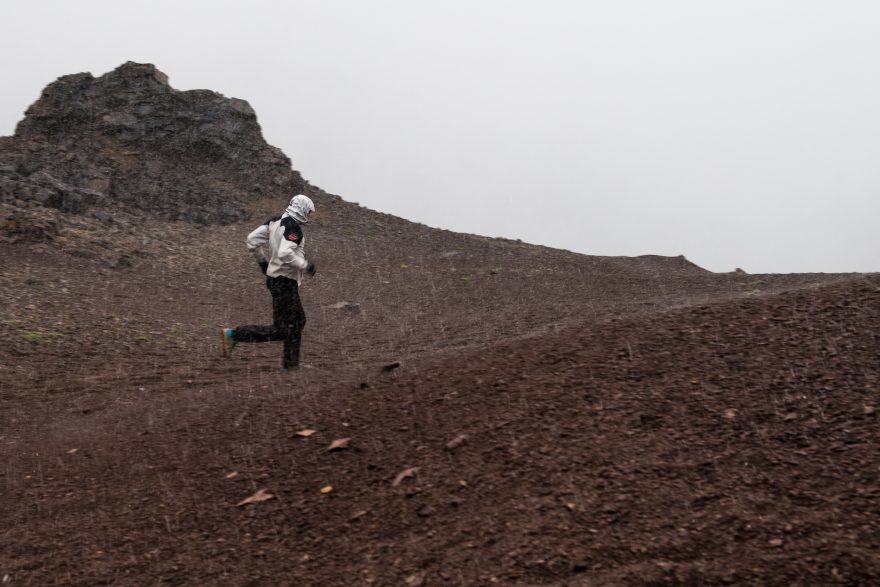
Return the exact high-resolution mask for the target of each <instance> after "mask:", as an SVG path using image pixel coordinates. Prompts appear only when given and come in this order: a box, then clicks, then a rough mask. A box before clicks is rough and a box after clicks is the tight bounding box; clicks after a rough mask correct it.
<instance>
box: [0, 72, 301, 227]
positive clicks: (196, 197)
mask: <svg viewBox="0 0 880 587" xmlns="http://www.w3.org/2000/svg"><path fill="white" fill-rule="evenodd" d="M308 188H309V186H308V183H307V182H306V181H304V180H303V179H302V177H301V176H300V174H299V173H298V172H296V171H294V170H292V169H291V166H290V160H289V159H288V158H287V157H286V156H285V155H284V153H282V152H281V150H279V149H278V148H276V147H273V146H271V145H269V144H267V143H266V141H265V140H264V139H263V136H262V132H261V129H260V125H259V123H258V122H257V117H256V114H255V113H254V110H253V109H252V108H251V106H250V105H249V104H248V103H247V102H246V101H244V100H240V99H237V98H227V97H224V96H223V95H221V94H219V93H217V92H213V91H208V90H192V91H179V90H175V89H174V88H172V87H171V86H170V85H169V83H168V77H167V76H166V75H165V74H164V73H162V72H160V71H159V70H157V69H156V68H155V67H154V66H153V65H150V64H138V63H132V62H128V63H125V64H124V65H122V66H120V67H118V68H116V69H115V70H113V71H111V72H110V73H107V74H105V75H103V76H101V77H97V78H96V77H94V76H92V74H90V73H78V74H74V75H66V76H63V77H61V78H59V79H58V80H57V81H55V82H54V83H52V84H50V85H49V86H48V87H46V89H45V90H44V91H43V93H42V95H41V96H40V98H39V99H38V100H37V101H36V102H35V103H34V104H33V105H32V106H31V107H30V108H29V109H28V110H27V112H26V113H25V118H24V119H23V120H22V121H21V122H20V123H19V124H18V127H17V128H16V131H15V135H14V136H12V137H3V138H0V201H2V202H3V203H5V204H9V205H12V206H15V207H16V208H25V207H35V206H36V207H50V208H55V209H57V210H60V211H62V212H64V213H71V214H82V213H83V212H85V211H86V210H89V209H93V208H95V207H106V206H107V205H118V206H121V207H122V208H124V209H126V210H128V211H131V212H135V213H147V214H149V215H151V216H156V217H158V218H162V219H167V220H184V221H188V222H195V223H228V222H233V221H236V220H240V219H242V218H244V217H246V216H248V215H249V214H250V213H251V212H252V211H251V210H249V208H248V207H249V205H251V204H253V202H255V201H259V200H265V199H273V200H276V201H283V200H284V199H286V198H288V197H289V196H290V195H291V194H294V193H297V192H306V191H308Z"/></svg>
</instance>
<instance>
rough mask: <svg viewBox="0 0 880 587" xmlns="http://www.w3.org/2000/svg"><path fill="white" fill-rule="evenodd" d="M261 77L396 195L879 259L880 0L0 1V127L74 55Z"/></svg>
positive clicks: (615, 238) (704, 261)
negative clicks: (0, 92) (0, 86)
mask: <svg viewBox="0 0 880 587" xmlns="http://www.w3.org/2000/svg"><path fill="white" fill-rule="evenodd" d="M129 60H131V61H137V62H146V63H153V64H155V65H156V66H157V67H158V68H159V69H160V70H162V71H163V72H165V73H166V74H168V76H169V77H170V82H171V84H172V86H174V87H175V88H177V89H181V90H188V89H196V88H207V89H211V90H215V91H218V92H221V93H223V94H225V95H227V96H234V97H238V98H243V99H245V100H248V101H249V102H250V103H251V105H252V106H253V107H254V109H255V110H256V111H257V116H258V118H259V121H260V124H261V126H262V128H263V133H264V135H265V137H266V139H267V140H268V141H269V142H270V143H271V144H274V145H276V146H278V147H280V148H281V149H283V150H284V152H285V153H286V154H287V155H288V156H290V158H291V159H292V161H293V166H294V168H296V169H297V170H299V171H300V172H301V173H302V174H303V176H304V177H305V178H307V179H308V180H309V181H311V182H312V183H313V184H315V185H318V186H321V187H322V188H324V189H326V190H327V191H329V192H332V193H336V194H339V195H341V196H342V197H343V198H345V199H347V200H351V201H356V202H360V203H361V204H363V205H365V206H367V207H370V208H373V209H376V210H380V211H383V212H389V213H391V214H395V215H397V216H402V217H404V218H407V219H410V220H414V221H418V222H423V223H425V224H428V225H431V226H436V227H441V228H448V229H451V230H456V231H461V232H472V233H477V234H484V235H488V236H505V237H508V238H520V239H522V240H523V241H526V242H531V243H538V244H545V245H549V246H554V247H560V248H566V249H570V250H573V251H577V252H582V253H588V254H597V255H640V254H662V255H678V254H684V255H686V256H687V257H688V258H689V259H690V260H692V261H694V262H695V263H697V264H699V265H701V266H703V267H706V268H707V269H711V270H713V271H730V270H733V269H734V268H735V267H742V268H743V269H745V270H747V271H749V272H753V273H758V272H783V273H787V272H802V271H880V230H878V226H880V2H876V1H874V0H864V1H856V0H821V1H811V0H787V1H784V0H725V1H722V0H691V1H687V0H664V1H662V2H660V1H657V0H641V1H639V0H604V1H603V0H592V1H590V0H581V1H577V0H571V1H564V0H534V1H515V0H497V1H492V0H442V1H441V0H436V1H430V2H429V1H425V0H369V1H364V0H348V1H346V0H335V1H333V0H315V1H305V0H294V1H287V2H282V1H280V0H279V1H278V2H270V1H267V0H262V1H260V0H250V1H248V2H244V1H236V2H230V1H218V0H213V1H196V0H191V1H187V0H174V1H169V0H158V1H153V2H150V3H137V4H136V3H128V2H120V1H119V0H115V1H109V0H108V1H104V0H78V1H76V2H70V1H49V0H29V1H28V2H24V1H18V0H0V63H2V72H3V75H2V80H3V91H2V95H0V135H9V134H12V132H13V130H14V127H15V124H16V123H17V121H18V120H20V119H21V117H22V115H23V113H24V110H25V109H26V108H27V107H28V106H29V105H30V104H31V103H32V102H33V101H35V100H36V99H37V97H38V96H39V94H40V91H41V90H42V89H43V87H45V86H46V85H47V84H48V83H50V82H51V81H53V80H54V79H56V78H57V77H59V76H61V75H66V74H69V73H77V72H81V71H90V72H92V73H93V74H94V75H96V76H97V75H102V74H104V73H106V72H107V71H110V70H112V69H114V68H115V67H117V66H118V65H120V64H122V63H123V62H125V61H129Z"/></svg>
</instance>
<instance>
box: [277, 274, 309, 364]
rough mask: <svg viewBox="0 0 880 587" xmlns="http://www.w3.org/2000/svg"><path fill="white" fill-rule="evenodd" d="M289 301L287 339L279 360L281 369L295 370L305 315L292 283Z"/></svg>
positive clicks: (297, 290) (296, 290) (295, 287)
mask: <svg viewBox="0 0 880 587" xmlns="http://www.w3.org/2000/svg"><path fill="white" fill-rule="evenodd" d="M291 293H292V296H291V299H290V304H289V306H288V308H289V314H288V316H287V318H288V325H287V326H288V328H287V338H286V339H285V340H284V351H283V352H284V354H283V355H282V359H281V367H282V368H283V369H296V368H297V367H299V353H300V344H301V342H302V332H303V329H304V328H305V326H306V314H305V311H304V310H303V306H302V301H301V300H300V297H299V287H298V286H297V284H296V282H295V281H294V282H293V288H292V290H291Z"/></svg>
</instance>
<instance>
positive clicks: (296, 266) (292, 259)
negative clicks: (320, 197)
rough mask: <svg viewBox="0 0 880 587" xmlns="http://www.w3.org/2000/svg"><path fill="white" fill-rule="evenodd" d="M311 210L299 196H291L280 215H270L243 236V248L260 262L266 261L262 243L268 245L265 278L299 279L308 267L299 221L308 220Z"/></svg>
mask: <svg viewBox="0 0 880 587" xmlns="http://www.w3.org/2000/svg"><path fill="white" fill-rule="evenodd" d="M314 209H315V206H314V204H313V203H312V201H311V200H310V199H309V198H307V197H306V196H303V195H298V196H295V197H294V198H293V199H292V200H291V201H290V205H289V206H288V207H287V210H286V211H285V212H284V214H283V215H281V216H278V217H275V218H270V219H269V220H267V221H266V222H265V223H263V224H261V225H260V226H258V227H257V228H256V229H254V230H253V231H252V232H251V233H250V234H249V235H248V236H247V241H246V242H247V248H248V250H249V251H250V252H251V253H252V254H253V255H254V257H256V259H257V261H258V262H260V263H262V262H263V261H266V260H267V259H266V257H265V255H264V254H263V249H262V246H263V245H264V244H267V243H268V244H269V259H268V261H269V268H268V269H267V270H266V275H267V276H269V277H287V278H289V279H295V280H296V282H297V283H299V282H300V281H302V272H303V271H305V269H306V268H307V267H308V266H309V262H308V261H307V260H306V256H305V247H304V245H305V242H304V241H305V237H304V236H303V232H302V228H301V226H300V225H301V224H305V223H307V222H308V216H309V213H310V212H312V211H313V210H314Z"/></svg>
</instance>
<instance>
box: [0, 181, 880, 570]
mask: <svg viewBox="0 0 880 587" xmlns="http://www.w3.org/2000/svg"><path fill="white" fill-rule="evenodd" d="M316 202H317V204H318V208H319V213H320V216H319V218H318V219H317V220H316V222H315V223H314V226H310V227H309V229H308V230H307V233H306V234H307V239H308V241H307V246H308V250H309V251H310V252H311V255H310V256H311V257H313V258H314V259H315V260H316V262H317V264H318V268H319V274H318V277H317V278H316V279H314V280H312V281H309V282H307V283H306V284H305V285H304V287H303V297H304V303H305V305H306V311H307V314H308V325H307V327H306V333H305V343H304V361H305V363H306V364H307V367H306V368H304V369H302V370H301V371H299V372H297V373H296V374H294V375H290V376H286V375H281V374H279V373H277V370H276V367H277V363H278V359H279V354H280V348H279V347H278V346H277V345H274V344H270V345H251V346H240V347H238V348H237V349H236V355H235V357H234V358H233V359H231V360H229V361H227V360H224V359H221V358H219V357H218V356H217V354H218V348H217V345H216V339H217V335H216V327H217V326H220V325H234V324H244V323H255V322H257V323H259V322H265V321H267V320H268V313H269V298H268V294H267V293H266V292H265V288H264V287H263V285H262V283H261V279H260V277H261V276H260V275H259V273H258V270H257V268H256V266H255V264H254V263H253V260H252V258H250V256H249V255H248V254H247V253H246V251H244V247H243V239H244V236H245V235H246V234H247V232H248V231H249V230H250V228H252V225H251V224H236V225H229V226H223V227H217V226H210V227H202V228H197V227H194V226H191V225H189V224H183V223H178V224H169V223H160V222H158V221H155V220H141V221H140V223H139V227H138V230H139V231H140V232H138V239H136V240H137V242H139V243H141V244H142V249H141V250H140V251H137V252H138V253H139V254H137V255H135V257H134V258H133V259H132V260H131V261H130V263H131V265H132V266H131V267H126V265H127V264H128V262H127V263H124V264H119V263H116V262H114V267H115V268H110V267H109V265H108V262H107V259H110V258H112V255H111V254H110V253H109V252H108V253H106V254H104V253H101V252H98V253H95V254H93V255H90V256H89V257H90V258H89V257H84V256H81V255H82V254H83V251H82V250H81V248H76V247H80V244H76V242H75V241H76V239H72V240H71V241H70V242H71V243H73V244H71V247H72V248H71V250H70V252H73V253H76V254H77V255H80V256H73V255H68V254H64V253H55V252H51V251H52V249H46V248H39V247H34V246H28V245H26V244H3V245H0V296H2V300H3V315H2V323H0V336H2V341H3V342H2V344H0V455H2V462H3V465H4V466H3V467H2V468H0V488H2V493H0V500H2V503H3V504H4V505H3V509H2V517H0V580H3V581H6V583H8V584H11V585H98V584H120V585H156V584H170V585H192V584H199V585H213V584H218V585H275V584H283V585H411V586H414V585H427V586H431V585H493V584H500V585H523V586H524V585H545V584H549V585H583V586H587V585H645V584H653V585H664V584H691V585H698V584H719V583H736V584H768V585H793V584H801V585H817V584H847V585H856V584H871V583H876V582H877V581H878V578H880V554H878V550H877V545H878V544H880V489H878V487H880V485H878V474H880V453H878V442H877V438H878V434H877V433H878V423H877V415H876V412H875V409H876V406H877V403H878V401H877V390H878V386H880V367H878V365H880V362H878V358H880V353H878V351H880V343H878V333H880V278H878V277H877V276H852V275H788V276H766V275H745V274H723V275H722V274H712V273H709V272H706V271H703V270H702V269H700V268H698V267H695V266H693V265H691V264H690V263H688V262H687V261H686V260H684V259H683V258H662V257H644V258H635V259H632V258H599V257H589V256H583V255H575V254H572V253H568V252H565V251H558V250H552V249H547V248H543V247H536V246H532V245H527V244H523V243H519V242H513V241H505V240H493V239H486V238H482V237H475V236H469V235H459V234H454V233H449V232H444V231H436V230H432V229H429V228H427V227H423V226H420V225H414V224H411V223H408V222H405V221H402V220H400V219H396V218H393V217H390V216H387V215H381V214H376V213H374V212H370V211H368V210H364V209H362V208H359V207H357V206H354V205H352V204H347V203H345V202H342V201H341V200H338V199H336V198H333V197H330V196H323V195H321V196H319V197H316ZM118 238H119V239H124V238H127V239H128V240H126V241H125V246H126V247H127V250H131V247H132V242H134V241H132V240H131V239H132V237H131V235H130V234H129V235H125V234H121V235H118ZM60 242H61V243H62V244H63V243H64V242H65V241H64V240H63V238H62V239H61V240H60ZM120 242H121V241H120ZM74 245H76V246H74ZM106 248H107V250H108V251H112V249H113V241H112V239H111V242H110V243H109V244H108V246H107V247H106ZM343 301H347V302H351V303H354V304H359V306H357V307H356V308H336V307H332V306H333V305H334V304H336V303H337V302H343ZM392 362H400V363H401V366H400V367H399V368H396V369H393V370H388V371H383V370H382V367H383V366H384V365H388V364H390V363H392ZM305 428H310V429H314V430H316V431H317V432H316V433H315V434H314V435H312V436H310V437H309V438H301V437H298V436H296V435H295V432H296V431H298V430H301V429H305ZM460 435H464V438H463V439H461V438H459V444H458V446H455V447H453V448H449V447H447V444H448V443H449V442H450V441H452V440H453V439H456V438H457V437H459V436H460ZM343 437H349V438H351V441H350V445H349V446H348V448H346V449H343V450H340V451H333V452H330V451H328V450H327V447H328V445H329V444H330V442H331V441H333V440H334V439H339V438H343ZM407 469H415V470H414V471H410V472H411V475H410V476H401V473H402V472H404V471H405V470H407ZM232 473H237V474H236V475H232ZM396 480H397V481H398V483H395V481H396ZM327 486H332V491H330V492H329V493H322V492H321V489H322V488H324V487H327ZM260 489H265V490H266V491H268V492H269V493H270V494H272V495H273V496H274V498H273V499H271V500H269V501H264V502H259V503H255V504H250V505H245V506H241V507H237V506H236V504H237V503H239V502H240V501H241V500H243V499H244V498H246V497H248V496H250V495H252V494H254V493H255V492H256V491H257V490H260ZM7 576H8V579H6V578H4V577H7ZM6 583H4V584H6Z"/></svg>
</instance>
